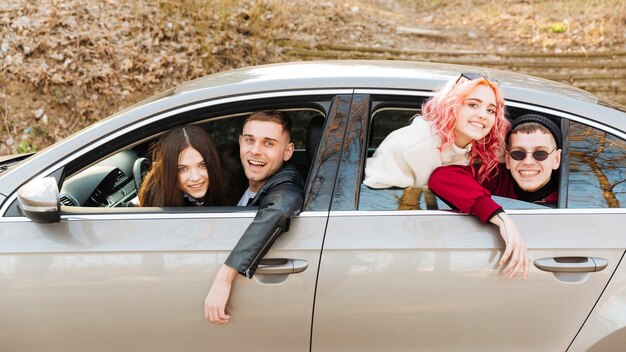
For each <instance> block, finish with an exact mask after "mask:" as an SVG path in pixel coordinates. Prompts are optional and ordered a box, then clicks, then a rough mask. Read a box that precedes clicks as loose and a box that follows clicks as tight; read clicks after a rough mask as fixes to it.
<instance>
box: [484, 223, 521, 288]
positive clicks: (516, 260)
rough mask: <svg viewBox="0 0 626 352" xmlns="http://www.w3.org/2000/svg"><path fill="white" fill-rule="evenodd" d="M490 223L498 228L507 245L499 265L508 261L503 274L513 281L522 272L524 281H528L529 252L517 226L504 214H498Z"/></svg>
mask: <svg viewBox="0 0 626 352" xmlns="http://www.w3.org/2000/svg"><path fill="white" fill-rule="evenodd" d="M489 222H491V223H492V224H495V225H497V226H498V228H499V229H500V235H501V236H502V238H503V239H504V243H505V244H506V248H505V249H504V253H503V254H502V258H500V263H499V264H500V266H503V265H505V264H506V263H507V261H508V262H509V264H508V265H507V266H506V267H505V268H504V270H503V271H502V273H503V274H504V275H506V276H508V277H509V279H512V278H514V277H515V276H516V275H517V273H518V272H520V271H521V272H522V273H523V278H524V280H526V279H527V278H528V263H529V259H528V250H527V249H526V245H525V244H524V240H523V239H522V235H521V234H520V233H519V230H518V229H517V226H515V223H513V220H511V218H509V216H508V215H507V214H506V213H504V212H502V213H498V214H496V215H495V216H494V217H492V218H491V219H490V220H489Z"/></svg>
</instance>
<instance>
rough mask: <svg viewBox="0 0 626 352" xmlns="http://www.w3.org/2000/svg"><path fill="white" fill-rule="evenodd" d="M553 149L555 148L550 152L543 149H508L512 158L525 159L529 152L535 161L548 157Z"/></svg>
mask: <svg viewBox="0 0 626 352" xmlns="http://www.w3.org/2000/svg"><path fill="white" fill-rule="evenodd" d="M555 150H556V148H554V149H552V151H551V152H550V153H548V152H546V151H545V150H535V151H534V152H525V151H523V150H511V151H509V155H510V156H511V158H512V159H513V160H517V161H522V160H524V159H526V154H531V155H532V156H533V159H535V160H537V161H544V160H546V159H548V156H549V155H550V154H552V153H554V151H555Z"/></svg>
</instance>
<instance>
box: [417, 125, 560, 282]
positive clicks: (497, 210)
mask: <svg viewBox="0 0 626 352" xmlns="http://www.w3.org/2000/svg"><path fill="white" fill-rule="evenodd" d="M506 144H507V150H506V152H505V155H504V163H501V164H500V165H499V167H498V170H497V171H498V172H497V174H496V175H495V176H493V177H491V178H489V179H488V180H487V181H486V182H483V184H482V185H481V184H480V183H478V181H476V179H475V178H474V176H473V174H472V170H471V169H470V167H469V166H460V165H451V166H443V167H439V168H438V169H436V170H435V171H434V172H433V173H432V175H431V176H430V179H429V181H428V187H429V188H430V190H431V191H432V192H433V193H435V194H436V195H437V196H438V197H439V198H441V199H442V200H443V201H445V202H446V203H447V204H448V205H450V206H451V207H452V208H455V209H459V210H460V211H462V212H464V213H469V214H472V215H474V216H476V217H478V218H479V219H480V221H481V222H483V223H487V222H491V223H493V224H496V225H497V226H498V227H499V228H500V232H502V233H503V238H506V232H507V231H509V232H510V231H516V232H517V228H516V227H515V224H513V222H512V221H511V220H510V218H509V217H508V216H507V215H506V213H504V210H503V209H502V207H501V206H500V205H499V204H497V203H496V202H495V201H494V200H493V199H491V195H492V194H493V195H496V196H501V197H507V198H512V199H518V200H522V201H526V202H530V203H535V204H541V205H545V206H550V207H555V206H556V203H557V201H558V171H557V170H558V169H559V167H560V165H561V131H560V129H559V127H558V126H557V124H556V123H554V122H553V121H552V120H550V119H548V118H547V117H545V116H541V115H536V114H528V115H523V116H520V117H518V118H516V119H515V120H513V122H512V123H511V131H510V132H509V133H508V134H507V138H506ZM555 171H557V172H555ZM507 225H508V226H507ZM525 251H526V248H525V247H524V248H507V249H506V250H505V254H504V255H503V258H508V257H509V256H511V257H520V256H522V255H523V254H525ZM522 252H524V253H522ZM522 265H524V267H523V269H522V270H523V271H524V277H526V275H527V271H526V265H525V263H522ZM516 272H517V270H514V271H513V273H512V276H515V273H516ZM505 274H507V273H505ZM509 277H511V276H509Z"/></svg>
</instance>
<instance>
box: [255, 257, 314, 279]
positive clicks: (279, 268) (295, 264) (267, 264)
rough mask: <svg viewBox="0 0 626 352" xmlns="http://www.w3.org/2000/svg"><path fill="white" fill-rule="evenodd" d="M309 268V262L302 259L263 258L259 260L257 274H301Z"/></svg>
mask: <svg viewBox="0 0 626 352" xmlns="http://www.w3.org/2000/svg"><path fill="white" fill-rule="evenodd" d="M308 267H309V262H307V261H306V260H302V259H284V258H265V259H261V262H260V263H259V267H258V268H257V270H256V273H257V274H263V275H283V274H297V273H301V272H303V271H305V270H306V268H308Z"/></svg>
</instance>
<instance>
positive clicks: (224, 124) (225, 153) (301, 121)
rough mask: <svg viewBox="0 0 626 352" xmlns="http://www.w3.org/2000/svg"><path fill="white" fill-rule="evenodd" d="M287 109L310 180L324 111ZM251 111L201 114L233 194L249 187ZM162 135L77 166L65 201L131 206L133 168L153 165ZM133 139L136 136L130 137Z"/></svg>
mask: <svg viewBox="0 0 626 352" xmlns="http://www.w3.org/2000/svg"><path fill="white" fill-rule="evenodd" d="M284 111H285V112H287V114H288V115H289V116H290V118H291V119H292V123H293V127H292V141H293V142H294V145H295V147H296V148H295V151H294V155H293V157H292V161H293V163H294V165H295V166H296V168H297V169H298V171H300V173H301V174H302V176H303V178H304V179H306V176H307V174H308V171H309V168H310V165H311V162H312V157H311V154H312V153H311V152H310V149H313V153H314V149H315V148H316V147H317V141H315V143H313V142H312V141H308V140H307V138H308V135H307V132H308V131H309V130H310V129H311V128H320V129H321V127H322V126H316V127H312V126H311V122H312V121H314V120H316V121H318V120H320V119H321V121H323V118H324V114H323V113H322V112H321V111H319V110H315V109H310V108H301V109H298V108H293V109H288V110H284ZM249 114H250V113H249V112H246V113H239V114H230V115H225V116H212V117H210V118H208V119H206V120H202V119H203V118H202V117H201V115H199V117H198V118H199V119H200V120H202V121H201V122H198V124H199V125H200V126H202V127H203V128H205V129H206V130H207V132H208V133H209V135H211V137H212V138H213V140H214V141H215V144H216V146H217V147H218V150H219V152H220V154H221V155H220V156H221V157H222V159H223V164H224V168H225V172H226V174H227V177H229V181H231V182H230V183H229V186H231V187H233V188H236V189H237V190H236V191H235V190H232V189H231V190H232V191H233V193H239V192H238V191H239V188H241V192H243V190H244V189H245V187H246V186H247V182H246V179H245V175H244V174H243V171H242V169H241V163H240V160H239V149H238V138H239V134H240V132H241V128H242V126H243V122H244V120H245V119H246V118H247V117H248V116H249ZM160 132H164V131H160ZM160 134H161V133H158V134H155V135H153V136H152V137H148V138H145V139H144V141H143V142H141V143H140V144H138V145H133V146H132V147H128V148H127V149H124V150H120V151H119V152H117V153H114V154H113V155H112V156H109V157H107V158H105V159H104V160H101V161H99V162H97V163H95V164H93V165H90V166H88V167H84V168H80V167H75V168H76V169H79V170H80V171H78V172H76V173H75V174H73V175H71V176H69V177H67V178H66V180H65V181H64V182H63V185H62V187H61V191H60V193H61V199H60V200H61V204H62V205H65V206H80V207H106V208H112V207H122V206H127V205H128V204H129V202H130V201H132V200H133V199H135V198H136V196H137V187H136V186H135V179H134V170H133V169H134V168H135V167H136V165H135V164H136V163H138V162H139V161H140V160H144V163H146V164H145V165H148V166H147V167H149V165H150V160H149V158H150V155H149V152H148V151H149V149H150V146H151V145H152V144H153V143H156V141H157V140H158V137H159V135H160ZM318 138H319V136H318ZM129 140H132V139H131V138H129ZM307 142H308V143H307ZM147 167H146V168H147ZM144 171H147V170H144ZM144 174H145V172H144ZM237 199H238V197H237ZM129 210H130V209H129Z"/></svg>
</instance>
